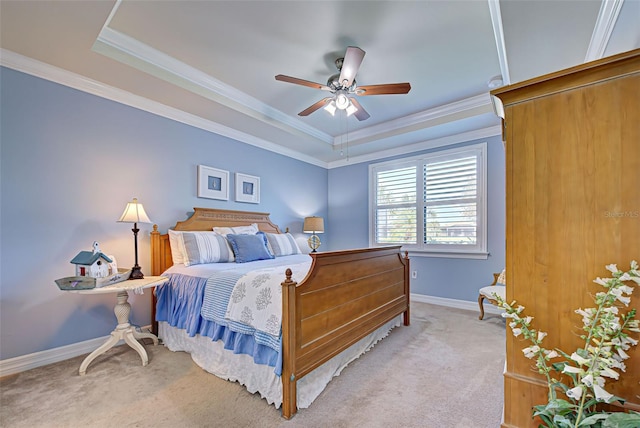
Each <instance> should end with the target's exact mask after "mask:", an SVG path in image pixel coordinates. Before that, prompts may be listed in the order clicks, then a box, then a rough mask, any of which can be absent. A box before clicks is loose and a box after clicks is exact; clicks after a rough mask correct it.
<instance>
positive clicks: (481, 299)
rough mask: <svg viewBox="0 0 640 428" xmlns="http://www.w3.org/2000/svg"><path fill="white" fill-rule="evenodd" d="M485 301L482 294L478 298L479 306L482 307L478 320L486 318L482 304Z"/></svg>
mask: <svg viewBox="0 0 640 428" xmlns="http://www.w3.org/2000/svg"><path fill="white" fill-rule="evenodd" d="M483 301H484V296H483V295H482V294H480V295H479V296H478V306H480V316H479V317H478V319H480V320H482V318H484V306H482V302H483Z"/></svg>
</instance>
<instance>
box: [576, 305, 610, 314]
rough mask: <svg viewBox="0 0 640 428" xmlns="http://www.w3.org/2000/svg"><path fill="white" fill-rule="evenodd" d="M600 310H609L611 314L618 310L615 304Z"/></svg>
mask: <svg viewBox="0 0 640 428" xmlns="http://www.w3.org/2000/svg"><path fill="white" fill-rule="evenodd" d="M576 312H577V311H576ZM602 312H609V313H611V314H617V313H618V312H619V311H618V307H617V306H611V307H609V308H602Z"/></svg>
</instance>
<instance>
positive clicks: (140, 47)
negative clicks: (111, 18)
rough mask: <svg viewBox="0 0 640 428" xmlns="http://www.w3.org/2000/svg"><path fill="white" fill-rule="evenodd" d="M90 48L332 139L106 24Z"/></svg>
mask: <svg viewBox="0 0 640 428" xmlns="http://www.w3.org/2000/svg"><path fill="white" fill-rule="evenodd" d="M93 50H94V51H96V52H98V53H100V54H104V55H107V56H109V57H110V58H113V59H116V60H118V61H120V62H123V63H125V64H127V65H130V66H133V67H136V68H138V69H141V70H142V71H144V72H148V73H150V74H153V75H155V76H157V77H159V78H162V79H164V80H167V81H169V82H170V83H173V84H176V85H179V86H180V87H182V88H184V89H186V90H188V91H191V92H193V93H195V94H197V95H201V96H205V97H206V98H209V99H211V100H213V101H215V102H217V103H220V104H222V105H224V106H226V107H228V108H231V109H233V110H236V111H239V112H241V113H243V114H246V115H248V116H250V117H252V118H254V119H257V120H260V121H263V122H265V123H269V124H270V125H272V126H278V127H280V128H283V129H284V130H286V131H288V132H291V130H292V129H293V130H296V131H298V132H302V133H304V134H306V135H309V136H311V137H313V138H316V139H318V140H320V141H323V142H325V143H327V144H331V143H332V141H333V139H332V137H331V136H330V135H329V134H327V133H325V132H322V131H320V130H319V129H317V128H314V127H312V126H310V125H307V124H306V123H305V122H303V121H301V120H299V119H296V118H294V117H291V116H289V115H287V114H285V113H283V112H281V111H280V110H277V109H275V108H273V107H271V106H269V105H267V104H265V103H263V102H262V101H260V100H258V99H256V98H254V97H252V96H250V95H248V94H246V93H244V92H242V91H240V90H238V89H236V88H234V87H232V86H230V85H227V84H226V83H224V82H222V81H220V80H218V79H216V78H214V77H212V76H210V75H208V74H206V73H204V72H202V71H200V70H198V69H196V68H194V67H192V66H190V65H188V64H185V63H184V62H182V61H179V60H177V59H175V58H173V57H171V56H169V55H167V54H165V53H163V52H160V51H159V50H157V49H154V48H152V47H151V46H149V45H146V44H144V43H142V42H140V41H138V40H136V39H134V38H133V37H130V36H128V35H126V34H124V33H121V32H119V31H116V30H113V29H111V28H108V27H106V26H105V27H104V28H103V29H102V31H100V34H99V35H98V38H97V39H96V42H95V43H94V46H93ZM111 50H114V51H115V52H112V51H111Z"/></svg>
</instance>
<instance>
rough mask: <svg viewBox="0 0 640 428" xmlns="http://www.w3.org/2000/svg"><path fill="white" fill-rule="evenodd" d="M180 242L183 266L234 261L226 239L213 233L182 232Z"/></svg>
mask: <svg viewBox="0 0 640 428" xmlns="http://www.w3.org/2000/svg"><path fill="white" fill-rule="evenodd" d="M182 242H183V245H184V252H183V255H184V265H185V266H191V265H199V264H204V263H230V262H233V261H235V256H234V255H233V251H232V250H231V246H230V245H229V242H227V239H226V238H225V237H224V236H222V235H218V234H217V233H215V232H183V233H182Z"/></svg>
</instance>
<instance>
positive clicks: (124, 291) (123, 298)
mask: <svg viewBox="0 0 640 428" xmlns="http://www.w3.org/2000/svg"><path fill="white" fill-rule="evenodd" d="M168 280H169V279H168V278H166V277H164V276H147V277H144V278H143V279H132V280H127V281H122V282H118V283H116V284H112V285H108V286H106V287H101V288H91V289H89V290H73V291H71V292H72V293H80V294H105V293H118V295H117V299H118V303H117V304H116V306H115V308H113V312H114V313H115V314H116V318H117V320H118V325H117V326H116V328H115V330H113V331H112V332H111V337H110V338H109V339H107V341H106V342H105V343H104V344H102V345H101V346H100V347H99V348H98V349H96V350H95V351H93V352H92V353H90V354H89V355H88V356H87V358H85V359H84V361H83V362H82V364H80V370H79V372H80V376H82V375H84V374H85V373H86V372H87V367H89V364H91V362H92V361H93V360H95V359H96V357H98V356H99V355H102V354H104V353H105V352H107V351H108V350H109V349H111V348H113V347H114V346H115V345H116V344H117V343H118V342H119V341H120V340H124V341H125V343H126V344H127V345H129V346H130V347H132V348H133V349H135V350H136V351H137V352H138V354H140V358H142V365H143V366H146V365H147V364H148V363H149V356H148V355H147V351H145V349H144V347H143V346H142V344H141V343H140V342H138V340H139V339H151V340H153V344H154V345H157V344H158V337H157V336H156V335H154V334H151V333H140V332H138V331H137V330H136V329H135V327H132V326H131V324H130V323H129V314H130V313H131V304H129V302H128V299H129V291H133V290H144V289H145V288H149V287H157V286H158V285H161V284H164V283H165V282H167V281H168Z"/></svg>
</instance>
